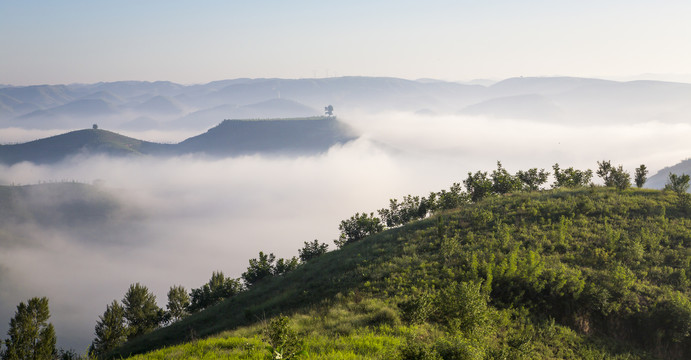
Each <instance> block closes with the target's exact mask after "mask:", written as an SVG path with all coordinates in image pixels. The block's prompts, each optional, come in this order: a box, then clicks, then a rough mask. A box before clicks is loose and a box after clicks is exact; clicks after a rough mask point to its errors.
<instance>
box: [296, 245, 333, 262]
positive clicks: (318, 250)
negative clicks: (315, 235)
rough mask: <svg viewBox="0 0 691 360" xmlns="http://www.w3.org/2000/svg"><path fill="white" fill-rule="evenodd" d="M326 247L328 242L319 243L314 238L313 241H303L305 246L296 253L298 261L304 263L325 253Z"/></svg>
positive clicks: (327, 247)
mask: <svg viewBox="0 0 691 360" xmlns="http://www.w3.org/2000/svg"><path fill="white" fill-rule="evenodd" d="M328 249H329V245H328V244H320V243H319V241H317V239H314V241H313V242H307V241H305V246H304V247H303V248H302V249H299V250H298V255H299V257H300V261H301V262H303V263H306V262H308V261H310V260H312V259H314V258H316V257H319V256H322V255H324V254H326V252H327V251H328Z"/></svg>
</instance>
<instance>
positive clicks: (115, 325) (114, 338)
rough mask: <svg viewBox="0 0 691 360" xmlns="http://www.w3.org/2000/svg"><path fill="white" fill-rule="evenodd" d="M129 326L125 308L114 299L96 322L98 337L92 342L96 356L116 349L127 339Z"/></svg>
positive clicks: (92, 348)
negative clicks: (126, 323)
mask: <svg viewBox="0 0 691 360" xmlns="http://www.w3.org/2000/svg"><path fill="white" fill-rule="evenodd" d="M127 331H128V330H127V326H126V325H125V309H124V308H123V307H122V305H120V303H118V302H117V301H115V300H113V302H112V303H111V304H110V305H107V306H106V311H105V312H104V313H103V315H101V316H99V317H98V322H96V328H95V329H94V332H95V333H96V338H95V339H94V341H93V342H92V343H91V351H92V352H93V353H94V354H95V355H96V356H102V355H105V354H106V353H108V352H110V351H112V350H114V349H115V348H117V347H118V346H120V345H122V344H124V343H125V341H126V340H127Z"/></svg>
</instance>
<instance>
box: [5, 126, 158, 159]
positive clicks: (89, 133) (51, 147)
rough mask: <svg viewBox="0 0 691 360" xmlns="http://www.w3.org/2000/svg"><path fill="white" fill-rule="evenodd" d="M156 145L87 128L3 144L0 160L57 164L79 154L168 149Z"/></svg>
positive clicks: (150, 151) (145, 151)
mask: <svg viewBox="0 0 691 360" xmlns="http://www.w3.org/2000/svg"><path fill="white" fill-rule="evenodd" d="M167 146H168V145H163V144H156V143H151V142H147V141H142V140H137V139H134V138H130V137H127V136H123V135H120V134H117V133H114V132H112V131H107V130H101V129H84V130H77V131H71V132H68V133H65V134H61V135H56V136H52V137H49V138H45V139H39V140H34V141H30V142H26V143H22V144H12V145H0V162H2V163H5V164H16V163H19V162H22V161H31V162H33V163H37V164H45V163H54V162H58V161H61V160H63V159H65V158H67V157H69V156H75V155H79V154H85V155H86V154H107V155H113V156H123V155H141V154H146V153H152V152H157V151H162V150H164V149H165V148H166V147H167Z"/></svg>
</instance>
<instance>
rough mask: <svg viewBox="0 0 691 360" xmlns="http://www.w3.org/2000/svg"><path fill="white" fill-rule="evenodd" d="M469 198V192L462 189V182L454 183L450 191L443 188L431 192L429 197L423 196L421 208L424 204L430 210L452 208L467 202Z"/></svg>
mask: <svg viewBox="0 0 691 360" xmlns="http://www.w3.org/2000/svg"><path fill="white" fill-rule="evenodd" d="M425 200H426V201H425ZM469 200H470V198H469V196H468V194H466V193H464V192H463V190H462V189H461V184H459V183H453V185H451V187H449V190H448V191H447V190H445V189H442V190H441V191H439V192H436V193H434V192H433V193H430V194H429V197H428V198H427V199H425V198H423V199H422V200H421V208H422V205H424V204H426V208H429V210H430V211H439V210H450V209H456V208H458V207H459V206H462V205H464V204H467V203H468V201H469ZM421 212H422V211H421Z"/></svg>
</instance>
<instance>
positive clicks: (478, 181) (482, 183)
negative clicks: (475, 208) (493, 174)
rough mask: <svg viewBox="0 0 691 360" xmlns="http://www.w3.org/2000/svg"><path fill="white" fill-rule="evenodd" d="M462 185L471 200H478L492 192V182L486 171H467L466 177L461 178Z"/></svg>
mask: <svg viewBox="0 0 691 360" xmlns="http://www.w3.org/2000/svg"><path fill="white" fill-rule="evenodd" d="M463 185H465V189H466V191H467V192H468V194H469V195H470V199H471V200H472V201H473V202H478V201H480V200H482V199H484V198H485V197H487V196H488V195H490V194H492V187H493V185H494V184H493V182H492V180H491V179H490V178H488V177H487V172H481V171H478V172H476V173H475V174H473V173H470V172H469V173H468V178H467V179H465V180H463Z"/></svg>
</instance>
